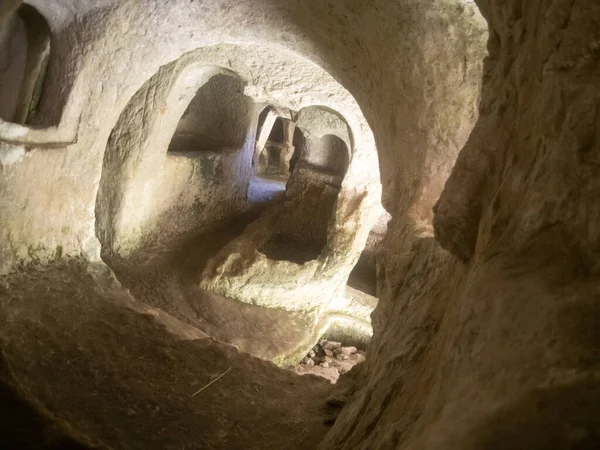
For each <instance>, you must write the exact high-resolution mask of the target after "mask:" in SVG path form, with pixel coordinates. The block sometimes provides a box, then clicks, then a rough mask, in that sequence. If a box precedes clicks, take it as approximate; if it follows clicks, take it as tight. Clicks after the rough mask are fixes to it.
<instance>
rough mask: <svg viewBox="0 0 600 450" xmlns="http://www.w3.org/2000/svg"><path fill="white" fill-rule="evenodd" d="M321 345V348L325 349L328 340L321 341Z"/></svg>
mask: <svg viewBox="0 0 600 450" xmlns="http://www.w3.org/2000/svg"><path fill="white" fill-rule="evenodd" d="M319 345H320V346H321V347H325V346H326V345H327V339H323V340H322V341H319Z"/></svg>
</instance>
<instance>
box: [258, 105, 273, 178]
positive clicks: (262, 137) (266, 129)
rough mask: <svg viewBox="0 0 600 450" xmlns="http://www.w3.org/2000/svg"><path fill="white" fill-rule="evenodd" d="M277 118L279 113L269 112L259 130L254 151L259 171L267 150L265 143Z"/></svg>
mask: <svg viewBox="0 0 600 450" xmlns="http://www.w3.org/2000/svg"><path fill="white" fill-rule="evenodd" d="M276 120H277V114H275V113H274V112H273V111H271V112H269V114H268V115H267V118H266V119H265V122H264V123H263V126H262V128H261V129H260V131H259V134H258V137H257V138H256V148H255V151H254V165H255V166H256V169H257V172H258V169H259V163H260V157H261V155H262V154H263V152H264V151H265V144H266V143H267V140H268V139H269V135H270V134H271V130H272V129H273V125H275V121H276Z"/></svg>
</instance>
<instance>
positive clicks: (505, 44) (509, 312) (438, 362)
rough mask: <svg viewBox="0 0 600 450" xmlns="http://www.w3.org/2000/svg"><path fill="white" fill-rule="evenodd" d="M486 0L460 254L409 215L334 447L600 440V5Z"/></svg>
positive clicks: (444, 199) (447, 232)
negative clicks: (411, 225)
mask: <svg viewBox="0 0 600 450" xmlns="http://www.w3.org/2000/svg"><path fill="white" fill-rule="evenodd" d="M478 3H479V5H480V7H481V10H482V12H483V13H484V14H485V16H486V18H487V19H488V21H489V24H490V42H489V45H488V49H489V52H490V55H489V57H488V58H487V60H486V65H485V76H484V88H483V94H482V104H481V118H480V119H479V122H478V124H477V125H476V127H475V129H474V132H473V134H472V135H471V137H470V139H469V142H468V143H467V145H466V147H465V148H464V150H463V151H462V152H461V154H460V157H459V159H458V161H457V164H456V166H455V168H454V170H453V173H452V176H451V177H450V179H449V180H448V182H447V183H446V187H445V189H444V192H443V193H442V196H441V198H440V200H439V202H438V204H437V207H436V215H435V220H434V224H435V230H436V238H437V240H439V243H440V244H441V245H442V246H443V247H445V248H447V249H448V250H450V251H451V252H452V253H453V255H451V254H450V253H447V252H446V251H444V250H442V249H441V248H440V247H439V245H438V243H437V242H436V241H434V240H433V239H431V238H430V237H418V236H417V238H416V239H415V238H414V235H413V237H411V238H405V239H404V240H403V239H401V230H402V229H404V230H406V228H405V227H404V226H403V225H402V224H399V223H398V222H397V221H396V220H395V218H394V220H393V221H392V226H391V228H390V232H389V233H388V238H387V243H388V245H389V246H390V247H392V245H393V246H394V248H391V249H389V250H388V251H387V254H386V261H385V265H384V266H385V267H384V270H383V271H382V272H383V273H382V275H384V278H383V279H382V281H383V283H384V287H383V291H382V294H381V296H380V303H379V305H380V306H379V308H378V309H377V310H376V312H375V314H374V318H373V319H374V320H373V326H374V330H375V335H374V339H373V341H372V346H371V349H370V353H371V354H377V355H378V357H377V358H373V359H368V360H367V366H366V367H365V368H364V370H363V371H362V375H363V376H364V381H365V383H366V385H365V386H364V387H363V388H361V389H359V391H358V392H357V394H356V395H355V396H354V397H353V400H352V402H351V404H350V405H349V406H347V407H346V408H345V409H344V411H343V413H342V416H341V417H340V418H339V419H338V421H337V422H336V425H335V427H334V429H333V430H332V432H331V433H330V434H329V435H328V436H327V438H326V440H325V441H324V442H323V443H322V444H321V446H320V448H323V449H327V450H330V449H342V448H343V449H352V450H355V449H367V448H398V449H404V448H410V449H440V450H441V449H463V450H466V449H481V448H486V449H500V448H517V447H523V448H528V449H547V448H556V449H573V448H577V449H592V448H596V447H597V445H598V442H600V432H599V430H600V419H599V418H600V410H599V409H598V396H599V393H600V378H599V374H600V372H599V368H600V365H599V364H600V354H599V352H598V348H599V346H598V342H599V341H598V329H600V328H599V322H598V318H599V317H600V310H599V308H598V305H599V304H598V301H597V300H598V294H599V291H598V283H597V271H598V255H599V254H600V253H599V252H598V233H597V223H598V214H599V213H600V209H599V208H598V200H597V192H598V188H599V187H600V185H599V184H598V180H599V178H598V173H597V165H596V161H597V157H596V156H595V155H598V152H599V150H600V147H599V142H600V141H599V140H598V126H599V124H600V121H599V120H598V119H599V116H598V107H597V105H598V100H599V97H598V96H599V92H600V89H599V87H600V73H599V72H598V67H600V65H599V63H600V58H599V53H598V48H599V43H600V4H598V3H597V2H585V1H554V2H551V1H533V2H521V1H509V2H502V3H499V2H495V3H494V2H487V1H480V2H478ZM382 167H385V164H384V165H382ZM405 236H406V235H405ZM402 242H403V245H402V244H401V243H402ZM457 258H458V259H460V260H468V261H469V263H468V264H462V263H460V262H459V261H458V260H457Z"/></svg>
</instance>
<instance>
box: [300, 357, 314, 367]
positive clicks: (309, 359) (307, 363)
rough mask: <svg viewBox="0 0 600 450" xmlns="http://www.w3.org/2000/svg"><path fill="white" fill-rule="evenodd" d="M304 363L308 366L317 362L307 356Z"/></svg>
mask: <svg viewBox="0 0 600 450" xmlns="http://www.w3.org/2000/svg"><path fill="white" fill-rule="evenodd" d="M302 364H306V365H307V366H314V365H315V362H314V361H313V360H312V358H308V357H306V358H304V359H303V360H302Z"/></svg>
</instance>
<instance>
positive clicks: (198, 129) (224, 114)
mask: <svg viewBox="0 0 600 450" xmlns="http://www.w3.org/2000/svg"><path fill="white" fill-rule="evenodd" d="M244 84H245V83H244V81H243V80H242V79H240V78H237V77H233V76H230V75H225V74H218V75H215V76H213V77H212V78H211V79H210V80H209V81H208V82H207V83H205V84H204V85H202V86H201V87H200V89H198V92H197V93H196V96H195V97H194V98H193V99H192V101H191V102H190V104H189V106H188V107H187V109H186V110H185V112H184V113H183V116H182V117H181V119H180V120H179V123H178V125H177V129H176V130H175V133H174V134H173V138H172V140H171V143H170V144H169V150H168V151H169V152H176V153H188V152H192V153H194V152H214V151H219V150H225V149H233V150H236V149H239V148H241V147H242V146H243V145H244V142H245V140H246V134H247V132H248V125H249V123H248V122H249V119H248V117H249V104H248V97H246V96H245V95H244Z"/></svg>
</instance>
